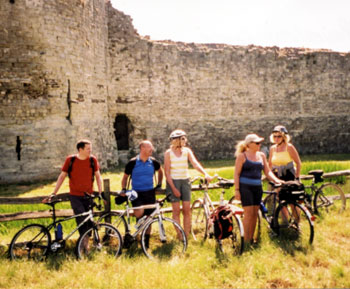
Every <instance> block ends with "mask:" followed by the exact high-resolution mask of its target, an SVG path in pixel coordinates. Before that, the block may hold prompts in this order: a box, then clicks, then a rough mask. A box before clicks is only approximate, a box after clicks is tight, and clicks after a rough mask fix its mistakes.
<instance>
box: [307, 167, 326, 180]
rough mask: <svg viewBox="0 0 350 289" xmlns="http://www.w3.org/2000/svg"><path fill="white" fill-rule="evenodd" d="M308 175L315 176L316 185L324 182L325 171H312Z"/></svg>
mask: <svg viewBox="0 0 350 289" xmlns="http://www.w3.org/2000/svg"><path fill="white" fill-rule="evenodd" d="M308 174H309V175H312V176H314V178H315V183H321V182H323V178H322V175H323V170H312V171H309V172H308Z"/></svg>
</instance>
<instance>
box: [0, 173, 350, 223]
mask: <svg viewBox="0 0 350 289" xmlns="http://www.w3.org/2000/svg"><path fill="white" fill-rule="evenodd" d="M348 175H350V170H343V171H336V172H330V173H325V174H324V175H323V177H324V178H333V177H338V176H348ZM312 178H313V176H311V175H303V176H301V179H304V180H309V179H312ZM232 181H233V180H232ZM219 188H221V187H220V186H218V185H217V184H210V185H209V187H208V189H210V190H212V189H219ZM192 190H193V191H198V190H202V188H201V187H199V186H198V185H193V186H192ZM95 193H97V192H95ZM103 193H104V196H105V198H106V204H105V206H104V211H101V212H94V214H95V215H101V214H104V213H107V212H110V211H111V196H117V195H118V193H119V192H118V191H111V190H110V181H109V179H105V180H103ZM157 194H160V195H162V194H163V195H164V194H165V190H160V191H158V192H157ZM46 197H47V196H40V197H28V198H17V197H0V205H2V204H10V205H15V204H40V203H41V202H42V200H43V199H44V198H46ZM57 197H58V198H60V199H62V201H69V193H62V194H58V195H57ZM346 197H347V198H350V195H346ZM163 210H164V211H167V212H168V211H169V212H171V208H164V209H163ZM56 216H57V217H69V216H73V210H71V209H66V210H62V209H61V210H56ZM51 217H52V213H51V211H50V210H46V211H31V212H17V213H8V214H0V222H7V221H16V220H27V219H39V218H51ZM106 221H108V220H106Z"/></svg>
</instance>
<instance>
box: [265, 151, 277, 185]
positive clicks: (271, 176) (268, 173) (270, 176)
mask: <svg viewBox="0 0 350 289" xmlns="http://www.w3.org/2000/svg"><path fill="white" fill-rule="evenodd" d="M260 156H261V158H262V160H263V164H264V173H265V176H266V177H267V178H268V179H269V180H270V181H272V182H274V183H281V182H282V181H281V180H280V179H279V178H277V177H276V176H275V174H274V173H273V172H272V171H271V169H270V167H269V164H268V163H267V160H266V156H265V154H264V153H260Z"/></svg>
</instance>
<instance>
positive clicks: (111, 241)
mask: <svg viewBox="0 0 350 289" xmlns="http://www.w3.org/2000/svg"><path fill="white" fill-rule="evenodd" d="M85 238H86V239H87V240H88V242H87V244H84V243H85V242H86V241H84V240H86V239H85ZM122 243H123V242H122V237H121V235H120V233H119V231H118V230H117V229H116V228H115V227H113V226H112V225H110V224H105V223H96V224H94V225H93V227H92V228H90V229H88V230H87V231H86V232H85V233H84V234H83V235H81V236H80V237H79V239H78V242H77V245H76V254H77V257H78V259H93V258H94V257H95V256H96V255H97V254H98V253H100V254H110V255H114V256H115V257H118V255H120V253H121V249H122V245H123V244H122Z"/></svg>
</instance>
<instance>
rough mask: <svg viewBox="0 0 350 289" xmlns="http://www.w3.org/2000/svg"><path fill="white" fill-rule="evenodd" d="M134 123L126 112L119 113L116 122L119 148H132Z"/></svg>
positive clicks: (115, 132) (115, 128)
mask: <svg viewBox="0 0 350 289" xmlns="http://www.w3.org/2000/svg"><path fill="white" fill-rule="evenodd" d="M131 132H132V125H131V122H130V120H129V118H128V117H127V116H126V114H117V116H116V117H115V122H114V135H115V139H116V141H117V147H118V150H119V151H120V150H129V149H130V133H131Z"/></svg>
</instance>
